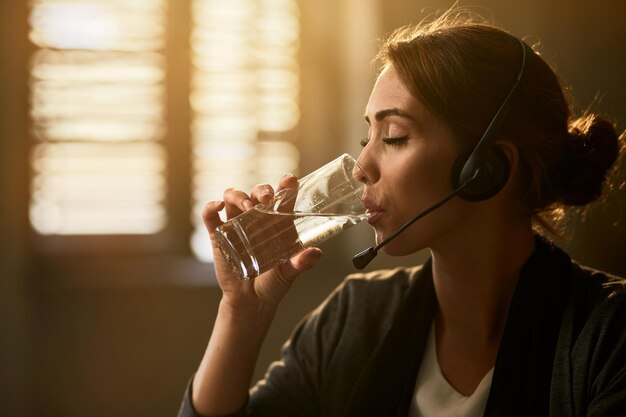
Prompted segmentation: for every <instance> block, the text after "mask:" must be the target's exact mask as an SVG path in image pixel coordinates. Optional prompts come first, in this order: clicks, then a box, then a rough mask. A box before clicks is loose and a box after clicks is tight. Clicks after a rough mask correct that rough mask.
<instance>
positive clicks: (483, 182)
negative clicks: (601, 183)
mask: <svg viewBox="0 0 626 417" xmlns="http://www.w3.org/2000/svg"><path fill="white" fill-rule="evenodd" d="M518 40H519V43H520V45H521V47H522V65H520V69H519V71H518V74H517V78H516V80H515V84H513V87H511V90H510V91H509V93H508V94H507V96H506V98H505V99H504V101H503V102H502V104H501V105H500V108H499V109H498V111H497V112H496V114H495V115H494V116H493V119H491V122H490V123H489V126H487V129H486V130H485V132H484V133H483V136H482V137H481V138H480V140H479V141H478V142H477V143H476V146H475V147H474V149H472V151H470V152H468V154H469V155H463V157H462V158H459V159H458V160H457V162H456V163H455V166H454V168H453V170H452V186H453V189H455V190H456V189H458V188H459V187H460V188H461V190H460V191H459V193H458V195H459V197H461V198H463V199H465V200H467V201H481V200H486V199H488V198H490V197H493V196H494V195H496V194H497V193H498V192H499V191H500V190H501V189H502V187H504V185H505V184H506V182H507V180H508V179H509V174H510V171H511V166H510V164H509V160H508V159H507V157H506V155H505V154H504V152H503V151H502V149H500V148H499V147H497V146H496V145H494V143H493V141H494V137H495V134H496V132H497V131H498V129H499V128H500V126H501V125H502V122H503V121H504V119H505V118H506V116H507V115H508V113H509V111H510V109H511V100H512V99H513V97H515V94H516V93H517V91H518V87H519V84H520V81H521V80H522V75H523V74H524V68H525V66H526V49H529V50H530V51H531V53H532V50H531V49H530V47H528V46H527V45H526V44H525V43H524V41H522V40H521V39H518Z"/></svg>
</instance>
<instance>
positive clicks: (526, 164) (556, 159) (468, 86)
mask: <svg viewBox="0 0 626 417" xmlns="http://www.w3.org/2000/svg"><path fill="white" fill-rule="evenodd" d="M521 55H522V54H521V50H520V44H519V40H518V39H517V38H516V37H514V36H512V35H510V34H508V33H506V32H504V31H503V30H501V29H498V28H496V27H494V26H492V25H490V24H488V23H486V22H484V21H483V20H478V19H477V18H476V16H474V15H469V14H468V13H466V12H458V11H456V12H455V11H452V10H451V11H448V12H446V13H444V14H443V15H441V16H440V17H438V18H436V19H434V20H430V21H426V22H422V23H420V24H418V25H417V26H412V27H405V28H401V29H399V30H397V31H396V32H394V33H393V34H392V35H391V36H390V37H389V39H387V41H386V42H385V43H384V44H383V46H382V48H381V50H380V52H379V55H378V59H379V60H380V61H381V63H382V65H383V67H386V66H389V65H391V66H393V67H394V69H395V70H396V72H397V73H398V75H399V77H400V79H401V80H402V82H403V83H404V84H405V85H406V86H407V88H408V89H409V90H410V91H411V93H412V94H413V95H414V96H415V97H417V98H419V99H420V100H421V101H422V102H424V103H425V104H426V106H428V107H429V108H430V110H431V111H432V112H433V113H434V114H435V115H437V116H438V117H440V118H441V119H442V120H444V121H445V122H446V123H447V124H448V126H449V127H450V128H451V129H452V130H453V131H454V133H455V134H456V136H457V137H458V138H459V139H460V140H461V141H462V142H463V144H464V146H466V147H467V148H471V147H472V146H473V145H475V144H476V142H477V141H478V140H479V139H480V137H481V136H482V133H483V132H484V130H485V129H486V127H487V125H488V124H489V122H490V120H491V118H492V117H493V115H494V114H495V112H496V110H497V109H498V107H499V106H500V104H501V103H502V101H503V100H504V98H505V97H506V95H507V94H508V92H509V90H510V89H511V87H512V86H513V84H514V82H515V77H516V76H517V74H518V72H519V69H520V65H521V59H522V58H521ZM496 135H497V136H499V137H502V138H506V140H509V141H511V142H512V143H513V144H515V145H516V146H517V148H518V150H519V152H520V170H521V175H520V179H521V184H520V185H521V193H522V194H521V195H522V196H523V199H524V201H525V203H526V205H527V208H528V209H529V210H530V212H531V213H532V214H534V215H535V217H537V218H539V215H540V214H541V213H544V214H545V213H553V212H555V211H558V209H561V208H562V207H563V206H566V205H584V204H587V203H589V202H591V201H593V200H595V199H597V198H598V197H599V196H600V195H601V193H602V186H603V183H604V182H605V179H606V176H607V172H608V170H609V168H610V167H611V166H612V165H613V164H614V162H615V160H616V159H617V156H618V153H619V148H620V146H619V138H618V135H617V133H616V130H615V127H614V126H613V125H612V124H611V123H610V122H608V121H607V120H606V119H604V118H603V117H601V116H598V115H595V114H590V113H585V114H583V115H582V116H580V117H578V118H576V117H574V116H573V115H572V106H571V104H570V101H569V99H568V98H567V97H566V95H565V94H564V88H563V87H562V85H561V83H560V80H559V78H558V77H557V75H556V74H555V73H554V71H553V70H552V69H551V68H550V66H549V65H548V64H547V63H546V62H545V61H544V60H543V59H542V58H541V57H540V56H539V54H537V53H533V54H527V57H526V64H525V68H524V74H523V76H522V80H521V83H520V86H519V91H518V93H517V94H516V96H515V97H514V98H513V101H512V106H511V112H510V113H509V114H508V116H507V117H506V119H505V120H504V122H503V124H502V126H501V128H500V130H499V131H498V132H497V133H496Z"/></svg>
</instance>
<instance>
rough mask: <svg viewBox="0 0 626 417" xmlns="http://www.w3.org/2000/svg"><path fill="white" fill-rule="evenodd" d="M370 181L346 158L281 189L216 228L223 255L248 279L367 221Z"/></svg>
mask: <svg viewBox="0 0 626 417" xmlns="http://www.w3.org/2000/svg"><path fill="white" fill-rule="evenodd" d="M359 178H361V179H362V178H366V176H365V173H364V172H363V169H362V168H361V166H360V165H359V164H358V162H357V161H356V160H355V159H354V158H353V157H352V156H350V155H348V154H343V155H341V156H339V157H338V158H336V159H334V160H332V161H331V162H329V163H327V164H326V165H324V166H322V167H321V168H318V169H317V170H315V171H314V172H312V173H310V174H308V175H306V176H305V177H303V178H301V179H300V180H299V181H298V187H297V188H285V189H282V190H280V191H278V192H277V193H276V194H275V195H274V197H273V199H272V200H271V201H270V202H269V203H268V204H258V205H257V206H255V207H254V208H252V209H250V210H248V211H246V212H244V213H241V214H240V215H238V216H237V217H234V218H233V219H231V220H229V221H227V222H226V223H224V224H223V225H221V226H219V227H217V228H216V230H215V237H216V240H217V245H218V247H219V248H220V251H221V252H222V254H223V255H224V258H225V259H226V260H227V261H228V263H229V264H230V266H231V268H232V270H233V272H234V273H235V274H236V275H237V276H238V277H239V278H240V279H241V280H243V281H248V280H251V279H253V278H255V277H256V276H258V275H259V274H262V273H263V272H265V271H268V270H269V269H271V268H274V267H276V266H277V265H280V264H281V263H283V262H286V261H287V260H288V259H289V258H291V257H292V256H294V255H296V254H297V253H299V252H301V251H303V250H304V249H305V248H308V247H311V246H316V245H318V244H320V243H321V242H323V241H325V240H327V239H329V238H331V237H333V236H335V235H337V234H338V233H340V232H342V231H343V230H346V229H348V228H349V227H351V226H353V225H355V224H357V223H359V222H361V221H362V220H364V219H366V218H367V215H366V213H365V211H366V209H365V207H364V206H363V203H362V201H361V199H362V196H363V188H364V183H363V182H361V181H359V180H358V179H359Z"/></svg>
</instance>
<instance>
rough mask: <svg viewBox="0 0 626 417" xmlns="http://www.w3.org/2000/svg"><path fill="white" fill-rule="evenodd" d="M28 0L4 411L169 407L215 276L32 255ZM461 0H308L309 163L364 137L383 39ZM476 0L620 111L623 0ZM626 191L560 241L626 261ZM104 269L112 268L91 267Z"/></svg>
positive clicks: (283, 314) (4, 194) (211, 298)
mask: <svg viewBox="0 0 626 417" xmlns="http://www.w3.org/2000/svg"><path fill="white" fill-rule="evenodd" d="M24 3H25V2H0V7H1V9H0V19H1V22H2V25H0V26H1V28H2V29H1V30H2V35H3V39H10V42H2V43H0V48H1V49H0V62H2V65H1V66H0V80H1V82H2V84H0V86H1V87H2V88H1V90H0V91H1V92H2V94H1V95H0V129H1V130H0V132H2V135H1V137H0V173H1V174H2V175H1V182H0V187H1V188H0V197H1V198H2V204H0V221H1V222H2V230H1V237H2V243H1V246H0V266H1V268H2V269H1V275H0V303H1V313H0V324H1V325H2V328H1V332H0V335H1V337H2V342H1V343H0V347H1V351H0V353H1V356H0V360H1V361H2V362H1V363H0V372H1V374H0V383H1V384H2V385H1V386H0V392H2V395H3V397H2V398H1V399H0V407H2V408H0V415H11V416H31V415H46V416H51V417H54V416H63V417H71V416H118V417H123V416H131V415H132V416H136V415H152V416H171V415H174V414H175V412H176V409H177V407H178V403H179V399H180V398H181V396H182V393H183V390H184V387H185V384H186V382H187V380H188V378H189V377H190V376H191V374H192V372H193V371H194V368H195V367H196V365H197V363H198V361H199V359H200V357H201V354H202V352H203V350H204V347H205V345H206V342H207V340H208V336H209V334H210V331H211V326H212V322H213V318H214V316H215V312H216V307H217V303H218V300H219V292H218V290H217V289H216V288H215V287H212V286H210V285H208V279H207V280H196V281H194V280H190V279H186V275H187V269H186V268H185V267H181V268H180V269H177V270H175V271H173V272H171V271H170V272H171V273H169V275H170V276H171V278H170V279H166V280H164V279H162V277H160V276H159V275H161V274H164V273H166V272H167V271H164V270H163V268H160V266H159V265H160V264H159V263H158V260H157V259H145V260H143V261H142V265H140V266H134V267H133V268H128V269H123V268H122V269H114V268H109V269H107V266H106V265H99V264H98V265H96V264H92V265H90V264H87V265H86V266H85V268H84V272H82V273H81V274H80V275H79V276H73V277H60V276H57V275H56V273H55V271H57V269H56V268H55V265H54V263H53V262H51V261H50V260H47V259H41V258H38V257H36V256H34V255H35V254H34V253H33V252H32V248H31V247H30V246H29V235H28V229H27V227H26V195H25V193H26V192H27V186H26V180H25V175H26V169H25V167H26V155H25V149H26V146H25V145H26V137H27V126H26V120H27V118H26V116H27V115H26V89H25V86H26V70H25V52H26V49H25V48H20V47H19V42H20V41H19V39H20V37H24V36H25V31H26V29H25V25H24V24H23V22H25V13H26V11H25V10H26V8H25V4H24ZM451 3H452V2H451V1H449V2H444V1H420V2H413V1H405V2H399V1H394V2H383V1H382V0H379V1H375V0H371V1H365V2H361V1H356V0H342V1H339V2H338V1H333V0H323V1H317V2H304V1H303V2H302V16H303V19H304V27H303V36H304V39H303V44H302V49H303V51H306V53H305V52H303V57H302V59H303V72H302V77H303V80H304V85H303V92H302V97H303V113H302V114H303V120H302V132H301V137H302V141H301V148H302V150H303V155H305V159H304V161H303V171H304V172H306V171H309V170H311V169H312V168H314V167H315V166H318V165H319V164H320V163H322V162H324V161H325V160H328V159H330V158H331V157H333V156H335V154H336V153H337V152H338V151H337V144H340V145H341V146H342V147H343V148H345V150H348V151H351V152H353V153H355V152H358V149H359V148H358V145H357V143H358V141H359V139H360V138H361V137H360V136H361V134H363V133H364V132H365V128H364V122H363V120H362V112H363V108H364V105H365V101H366V100H367V96H368V94H369V89H370V88H371V85H372V83H373V80H374V71H373V68H371V66H370V64H369V60H370V57H371V54H372V53H373V51H374V50H375V47H376V42H377V39H378V38H379V37H380V36H381V35H382V34H384V33H388V32H389V31H390V30H392V28H394V27H396V26H398V25H400V24H403V23H408V22H412V21H416V20H417V19H418V18H419V15H420V10H421V9H422V8H425V9H426V10H433V9H434V8H436V7H447V6H448V5H450V4H451ZM460 3H461V4H463V3H464V2H460ZM471 3H472V4H480V5H482V6H484V7H486V8H488V9H490V10H491V11H492V13H493V16H494V19H495V21H496V23H499V24H501V25H503V26H505V27H508V28H509V29H510V30H511V31H512V32H513V33H515V34H517V35H520V36H525V35H531V36H535V37H537V38H539V39H541V40H542V42H543V44H544V45H545V54H546V56H547V57H548V58H549V60H550V61H551V62H552V63H554V64H555V65H556V66H557V67H558V69H559V72H560V73H561V75H562V76H563V78H565V79H566V80H569V81H570V82H571V83H572V85H573V92H574V93H575V94H576V96H577V97H578V98H579V101H580V103H581V106H582V107H584V106H585V105H586V104H587V103H588V102H589V101H590V100H591V99H592V98H593V97H594V96H595V95H596V92H597V91H600V92H604V93H605V96H604V99H603V101H602V102H601V103H600V104H599V108H600V109H602V110H603V111H606V112H609V113H610V114H612V115H613V116H614V117H615V118H617V121H618V122H619V124H620V126H621V128H622V129H623V128H624V127H625V124H624V116H625V115H626V107H625V106H626V102H625V101H624V100H623V97H624V96H625V94H624V93H626V91H624V89H625V88H626V85H625V84H624V83H623V76H622V73H621V71H620V68H623V67H624V64H625V63H626V55H625V54H626V50H624V48H621V47H616V48H614V49H611V48H610V46H613V45H616V46H619V45H624V44H625V43H626V42H625V41H626V35H625V34H624V33H623V32H622V31H621V27H622V22H624V21H626V15H625V14H626V11H625V10H624V8H623V7H619V6H617V4H618V2H617V1H614V0H597V1H595V2H594V3H593V6H591V4H589V5H587V3H586V2H583V1H568V2H566V1H565V0H553V1H551V2H544V1H539V0H530V1H526V2H523V3H522V2H500V1H496V0H478V1H476V0H474V1H472V2H471ZM607 43H608V44H609V47H607ZM16 45H18V47H15V46H16ZM624 207H626V196H625V195H624V191H617V192H614V193H612V194H610V197H609V200H608V201H607V202H606V203H605V204H602V205H598V206H597V207H594V208H593V209H592V211H591V212H590V215H589V220H588V221H587V222H581V221H578V220H576V221H573V222H572V227H573V230H572V234H573V239H572V241H571V242H569V243H568V242H565V243H566V246H567V247H569V248H570V250H571V251H572V253H573V254H574V255H575V257H576V258H577V259H581V260H583V261H585V262H587V263H589V264H591V265H594V266H597V267H600V268H604V269H607V270H610V271H614V272H616V273H620V274H622V275H626V264H625V261H624V258H623V256H622V254H623V249H622V248H623V247H625V246H626V242H625V239H626V233H624V230H625V224H624V222H625V221H626V220H625V217H626V216H625V215H624V213H625V209H624ZM616 222H617V224H616V225H613V224H614V223H616ZM366 229H367V228H354V230H351V231H349V232H347V233H346V234H345V235H343V236H341V237H338V238H337V239H335V240H333V241H332V242H328V243H327V244H325V245H324V250H325V252H326V255H325V257H324V259H323V260H322V262H321V263H320V265H319V267H318V268H317V269H316V270H315V271H314V272H308V273H306V274H305V275H304V276H303V277H301V278H300V280H298V282H297V283H296V284H295V286H294V288H293V290H292V291H291V292H290V293H289V295H288V296H287V298H286V299H285V301H284V303H283V304H282V306H281V309H280V311H279V312H278V314H277V318H276V321H275V323H274V324H273V326H272V328H271V329H270V333H269V335H268V339H267V342H266V343H265V345H264V347H263V350H262V352H261V358H260V361H259V364H258V366H257V371H256V376H257V377H259V376H260V375H262V373H263V370H264V369H265V368H266V367H267V365H268V363H269V362H270V361H271V360H272V359H273V358H276V357H277V356H278V354H279V349H280V345H281V344H282V342H283V341H284V340H285V339H286V337H288V335H289V332H290V331H291V329H292V328H293V326H294V325H295V323H296V322H297V321H298V320H299V319H300V318H301V317H302V316H303V315H304V314H306V312H307V311H309V310H311V309H312V308H314V306H315V305H317V304H318V303H319V302H320V301H321V300H322V299H323V298H324V297H325V295H326V294H327V293H328V292H329V291H330V290H331V289H332V288H333V287H334V286H336V285H337V284H338V283H339V281H340V279H341V277H342V276H343V275H344V274H345V273H347V272H349V271H351V267H350V256H351V255H352V254H353V253H354V252H356V251H358V250H359V249H361V248H363V246H367V245H368V244H369V242H370V241H371V236H370V233H369V232H368V231H366ZM421 256H422V255H421V254H417V255H415V256H412V257H407V258H405V259H400V260H392V259H389V258H386V257H384V256H381V257H380V259H377V260H376V261H375V263H374V265H373V266H374V267H386V266H391V265H394V264H395V263H396V262H398V263H401V264H408V263H413V262H417V261H418V260H419V259H420V258H421ZM78 261H79V260H78V259H77V260H68V262H78ZM200 268H202V266H200ZM140 270H141V271H144V272H138V271H140ZM98 271H99V272H100V273H99V274H96V272H98ZM103 271H104V272H105V273H107V274H110V278H111V280H106V279H105V280H101V279H100V280H98V279H96V278H95V275H98V276H100V277H101V276H102V272H103ZM197 273H198V271H197V270H195V269H194V271H193V274H194V275H195V274H197ZM177 274H178V277H179V279H177ZM92 275H94V276H92ZM138 275H141V277H140V278H141V279H139V277H138ZM207 276H209V274H208V271H207ZM152 278H153V279H152ZM129 283H131V284H129Z"/></svg>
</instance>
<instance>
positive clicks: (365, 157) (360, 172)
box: [352, 146, 378, 185]
mask: <svg viewBox="0 0 626 417" xmlns="http://www.w3.org/2000/svg"><path fill="white" fill-rule="evenodd" d="M367 148H368V147H367V146H366V147H365V148H363V150H362V151H361V154H360V155H359V157H358V158H357V163H356V165H355V166H354V168H353V169H352V176H353V177H354V178H355V179H356V180H357V181H359V182H362V183H363V184H369V185H372V184H374V183H375V182H376V181H377V180H378V175H377V171H376V169H375V163H374V160H373V159H372V158H371V157H370V152H369V150H368V149H367Z"/></svg>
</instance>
